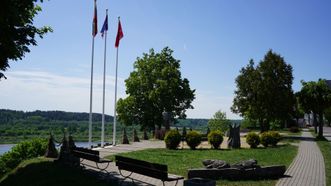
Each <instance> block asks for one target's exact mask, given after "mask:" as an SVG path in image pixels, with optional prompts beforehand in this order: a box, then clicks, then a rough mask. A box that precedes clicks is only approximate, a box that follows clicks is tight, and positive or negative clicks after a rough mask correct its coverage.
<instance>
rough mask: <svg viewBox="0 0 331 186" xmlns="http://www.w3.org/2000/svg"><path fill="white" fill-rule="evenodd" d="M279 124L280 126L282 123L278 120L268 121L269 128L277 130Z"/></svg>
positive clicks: (279, 126)
mask: <svg viewBox="0 0 331 186" xmlns="http://www.w3.org/2000/svg"><path fill="white" fill-rule="evenodd" d="M281 126H282V124H281V121H280V120H274V121H272V122H270V129H271V130H278V129H280V128H281Z"/></svg>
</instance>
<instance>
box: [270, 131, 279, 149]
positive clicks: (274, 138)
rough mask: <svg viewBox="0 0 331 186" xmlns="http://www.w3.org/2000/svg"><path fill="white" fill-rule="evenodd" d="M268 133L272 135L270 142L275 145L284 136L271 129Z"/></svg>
mask: <svg viewBox="0 0 331 186" xmlns="http://www.w3.org/2000/svg"><path fill="white" fill-rule="evenodd" d="M268 133H269V135H270V136H271V141H270V144H271V145H272V146H274V147H275V146H276V145H277V143H278V142H279V141H280V140H281V138H282V137H281V135H280V134H279V133H278V132H276V131H269V132H268Z"/></svg>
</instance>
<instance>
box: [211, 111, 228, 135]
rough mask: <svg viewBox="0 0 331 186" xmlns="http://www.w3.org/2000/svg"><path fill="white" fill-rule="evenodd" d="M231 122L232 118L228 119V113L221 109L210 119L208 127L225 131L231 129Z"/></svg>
mask: <svg viewBox="0 0 331 186" xmlns="http://www.w3.org/2000/svg"><path fill="white" fill-rule="evenodd" d="M230 124H231V122H230V120H228V119H226V113H225V112H222V111H221V110H219V111H217V112H216V113H215V114H214V116H213V118H212V119H210V120H209V121H208V127H209V128H210V129H211V130H212V131H216V130H219V131H222V132H225V131H227V130H228V129H229V125H230Z"/></svg>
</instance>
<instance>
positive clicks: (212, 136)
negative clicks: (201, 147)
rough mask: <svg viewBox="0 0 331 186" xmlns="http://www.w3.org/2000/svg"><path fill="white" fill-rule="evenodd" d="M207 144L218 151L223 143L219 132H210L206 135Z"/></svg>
mask: <svg viewBox="0 0 331 186" xmlns="http://www.w3.org/2000/svg"><path fill="white" fill-rule="evenodd" d="M208 142H209V144H210V145H211V146H212V147H213V148H214V149H218V148H219V147H220V145H221V144H222V142H223V134H222V132H221V131H219V130H216V131H211V132H210V133H209V134H208Z"/></svg>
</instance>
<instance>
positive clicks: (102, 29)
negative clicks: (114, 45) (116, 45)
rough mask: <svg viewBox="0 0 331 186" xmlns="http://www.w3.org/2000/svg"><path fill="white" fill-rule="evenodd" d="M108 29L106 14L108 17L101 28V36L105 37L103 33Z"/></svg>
mask: <svg viewBox="0 0 331 186" xmlns="http://www.w3.org/2000/svg"><path fill="white" fill-rule="evenodd" d="M107 31H108V15H106V19H105V22H104V23H103V26H102V28H101V31H100V33H101V37H103V35H104V34H105V33H106V32H107Z"/></svg>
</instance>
